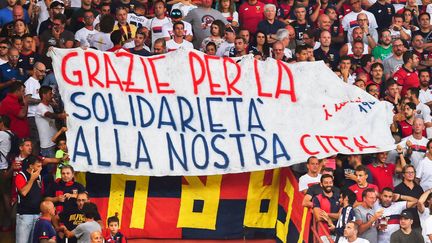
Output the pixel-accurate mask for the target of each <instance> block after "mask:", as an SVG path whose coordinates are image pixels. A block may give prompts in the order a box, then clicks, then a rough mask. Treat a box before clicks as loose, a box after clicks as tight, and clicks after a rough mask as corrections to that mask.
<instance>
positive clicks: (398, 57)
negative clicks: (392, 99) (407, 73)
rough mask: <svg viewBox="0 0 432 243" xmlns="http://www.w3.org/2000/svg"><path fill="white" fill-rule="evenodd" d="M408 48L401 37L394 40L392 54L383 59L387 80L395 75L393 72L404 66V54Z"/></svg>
mask: <svg viewBox="0 0 432 243" xmlns="http://www.w3.org/2000/svg"><path fill="white" fill-rule="evenodd" d="M406 50H407V49H406V47H405V45H404V42H403V41H402V40H401V39H400V38H397V39H395V40H393V42H392V55H390V56H388V57H387V58H386V59H384V60H383V65H384V75H385V79H386V80H387V79H389V78H390V77H391V76H393V74H394V73H395V72H396V71H397V70H399V69H400V68H401V67H402V65H403V64H404V61H403V59H402V55H403V54H404V53H405V52H406Z"/></svg>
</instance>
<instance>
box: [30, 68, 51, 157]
mask: <svg viewBox="0 0 432 243" xmlns="http://www.w3.org/2000/svg"><path fill="white" fill-rule="evenodd" d="M45 72H46V68H45V65H44V64H43V63H41V62H36V63H35V64H34V66H33V75H32V76H31V77H30V78H28V79H27V80H26V81H25V86H26V89H25V96H26V97H27V98H28V105H29V106H28V112H27V118H28V121H29V125H30V139H31V140H32V143H33V154H34V155H38V154H39V150H40V142H39V133H38V130H37V127H36V121H35V117H36V110H37V106H38V104H39V103H40V101H41V99H40V96H39V89H40V87H41V85H40V82H41V81H42V80H43V79H44V77H45Z"/></svg>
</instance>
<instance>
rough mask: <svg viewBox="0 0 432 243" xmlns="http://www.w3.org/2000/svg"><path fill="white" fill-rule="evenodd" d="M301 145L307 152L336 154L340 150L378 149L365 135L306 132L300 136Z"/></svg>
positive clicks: (352, 151) (351, 151) (312, 153)
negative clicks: (348, 135) (333, 134)
mask: <svg viewBox="0 0 432 243" xmlns="http://www.w3.org/2000/svg"><path fill="white" fill-rule="evenodd" d="M300 145H301V147H302V149H303V151H305V152H306V153H307V154H309V155H319V154H322V153H324V154H334V153H340V152H350V153H354V152H363V151H364V150H366V149H376V148H377V147H376V146H374V145H370V144H369V142H368V141H367V140H366V139H365V138H364V137H363V136H358V137H346V136H337V135H336V136H328V135H310V134H304V135H303V136H301V137H300Z"/></svg>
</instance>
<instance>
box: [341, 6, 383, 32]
mask: <svg viewBox="0 0 432 243" xmlns="http://www.w3.org/2000/svg"><path fill="white" fill-rule="evenodd" d="M349 3H350V5H351V10H352V11H351V12H350V13H349V14H347V15H345V17H343V19H342V28H343V29H344V31H345V32H347V31H348V30H349V29H351V28H354V27H356V26H358V23H357V15H358V14H359V13H365V14H366V15H367V17H368V20H369V24H370V25H369V27H370V28H374V29H376V28H378V24H377V22H376V19H375V15H373V14H372V13H371V12H369V11H366V10H363V9H362V7H361V1H360V0H350V1H349Z"/></svg>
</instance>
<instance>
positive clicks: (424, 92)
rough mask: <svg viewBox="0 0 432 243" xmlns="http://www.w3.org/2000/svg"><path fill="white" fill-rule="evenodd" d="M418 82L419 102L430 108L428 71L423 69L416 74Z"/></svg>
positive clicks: (431, 94) (430, 97) (431, 102)
mask: <svg viewBox="0 0 432 243" xmlns="http://www.w3.org/2000/svg"><path fill="white" fill-rule="evenodd" d="M418 76H419V81H420V93H419V100H420V102H422V103H423V104H426V105H427V106H429V107H431V106H432V90H431V89H430V88H429V82H430V73H429V70H427V69H423V70H419V72H418Z"/></svg>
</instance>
